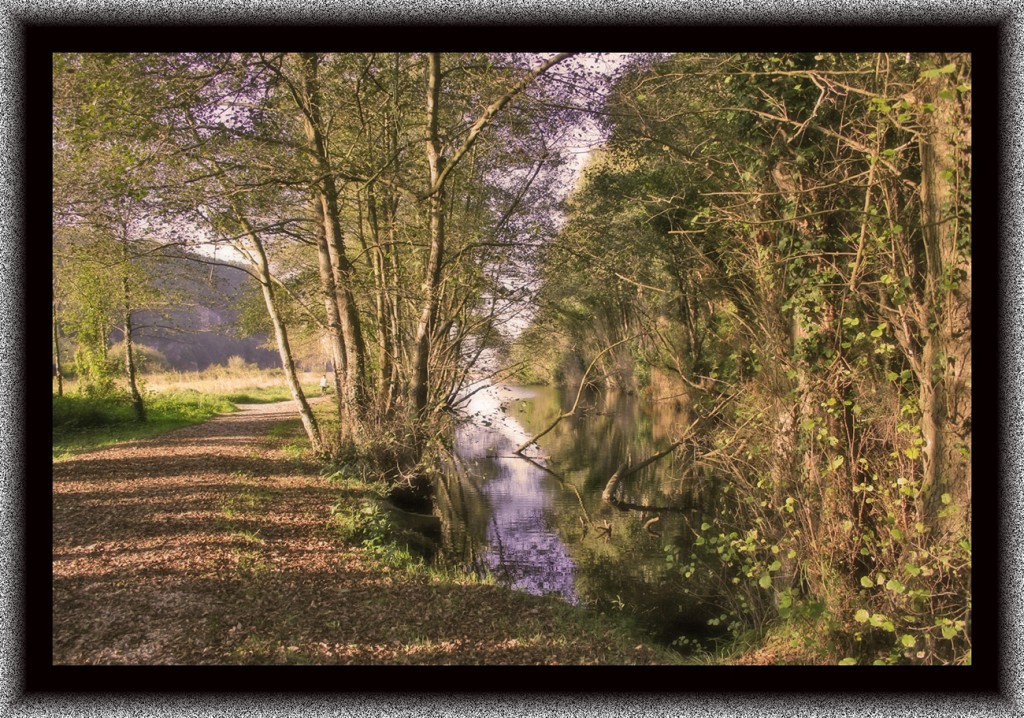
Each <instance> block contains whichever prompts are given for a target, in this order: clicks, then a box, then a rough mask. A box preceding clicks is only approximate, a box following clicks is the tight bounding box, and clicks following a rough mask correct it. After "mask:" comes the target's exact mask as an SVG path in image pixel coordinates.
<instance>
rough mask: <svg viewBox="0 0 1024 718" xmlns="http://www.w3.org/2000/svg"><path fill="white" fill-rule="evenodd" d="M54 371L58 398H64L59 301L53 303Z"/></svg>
mask: <svg viewBox="0 0 1024 718" xmlns="http://www.w3.org/2000/svg"><path fill="white" fill-rule="evenodd" d="M53 371H54V374H55V375H56V376H57V396H64V373H63V371H62V369H61V363H60V328H59V326H58V325H57V300H56V299H55V300H54V301H53Z"/></svg>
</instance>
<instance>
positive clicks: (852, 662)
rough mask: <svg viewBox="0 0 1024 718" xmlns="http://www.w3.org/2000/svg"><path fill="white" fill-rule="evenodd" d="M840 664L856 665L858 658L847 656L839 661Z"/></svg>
mask: <svg viewBox="0 0 1024 718" xmlns="http://www.w3.org/2000/svg"><path fill="white" fill-rule="evenodd" d="M839 665H841V666H855V665H857V659H856V658H850V657H847V658H844V659H843V660H841V661H839Z"/></svg>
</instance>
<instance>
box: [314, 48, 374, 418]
mask: <svg viewBox="0 0 1024 718" xmlns="http://www.w3.org/2000/svg"><path fill="white" fill-rule="evenodd" d="M301 61H302V68H303V75H302V80H303V93H302V104H303V107H302V110H303V125H304V127H305V131H306V139H307V141H308V143H309V149H310V151H311V152H312V153H313V157H314V162H315V166H316V169H317V171H318V173H319V182H318V185H317V196H318V199H319V201H320V206H321V219H322V221H323V227H324V235H325V239H326V243H327V251H328V255H329V257H330V261H331V270H332V274H333V275H334V286H335V298H336V302H337V305H338V317H339V320H340V323H341V333H342V338H343V340H344V349H345V372H346V382H345V390H346V393H345V394H344V395H342V396H339V397H338V399H339V401H344V402H346V403H348V405H349V407H350V410H351V415H352V416H354V417H357V418H358V417H362V416H363V413H364V410H365V404H366V401H365V399H366V393H365V373H366V372H365V363H366V361H365V356H366V348H365V345H364V343H363V335H362V329H361V327H360V324H359V312H358V309H357V307H356V302H355V297H354V296H353V295H352V288H351V277H352V264H351V262H349V260H348V257H347V256H346V255H345V241H344V238H343V235H342V232H341V221H340V219H339V212H338V189H337V185H336V184H335V182H334V175H333V174H332V172H331V164H330V158H329V157H328V153H327V143H326V140H325V138H324V136H323V132H322V130H321V127H322V125H321V117H320V88H319V82H318V80H317V64H318V58H317V55H316V54H315V53H303V54H302V55H301Z"/></svg>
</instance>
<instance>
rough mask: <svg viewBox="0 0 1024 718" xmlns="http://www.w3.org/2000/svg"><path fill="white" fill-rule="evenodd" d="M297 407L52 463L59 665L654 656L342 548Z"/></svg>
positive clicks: (330, 499) (258, 408) (539, 607)
mask: <svg viewBox="0 0 1024 718" xmlns="http://www.w3.org/2000/svg"><path fill="white" fill-rule="evenodd" d="M296 416H297V414H296V411H295V409H294V405H293V403H292V402H281V403H277V404H262V405H251V406H247V407H245V408H243V410H242V411H240V412H238V413H235V414H229V415H224V416H220V417H217V418H216V419H213V420H211V421H209V422H206V423H204V424H200V425H196V426H192V427H187V428H184V429H180V430H177V431H174V432H171V433H169V434H165V435H163V436H159V437H154V438H150V439H144V440H140V441H135V442H131V443H127V444H123V445H119V446H115V447H112V448H109V449H104V450H100V451H95V452H92V453H88V454H80V455H78V456H75V457H73V458H70V459H67V460H64V461H60V462H57V463H55V464H54V467H53V492H54V508H53V601H54V605H53V619H54V636H53V656H54V663H57V664H209V663H279V662H289V663H435V664H437V663H439V664H447V663H457V664H461V663H494V664H515V663H538V662H544V663H594V662H597V663H634V662H648V661H649V660H651V658H652V656H650V655H649V654H648V653H647V652H646V651H645V650H643V649H641V650H639V651H636V652H634V650H635V649H634V648H633V646H629V647H623V646H622V645H620V643H621V642H616V641H614V640H612V639H610V638H608V637H606V636H604V635H603V634H602V635H599V636H591V637H587V636H580V635H575V634H574V635H571V636H568V637H566V636H563V635H562V629H561V628H560V626H559V623H558V618H557V616H556V615H555V613H554V612H553V611H551V610H550V604H549V603H544V602H542V600H541V599H537V598H535V597H532V596H526V595H524V594H514V593H511V592H509V591H505V590H503V589H500V588H497V587H495V586H486V585H478V584H473V583H470V582H466V583H459V582H439V581H434V580H431V579H429V578H428V577H411V576H408V575H405V574H398V573H396V572H391V571H389V570H388V569H387V567H382V566H380V565H379V564H376V563H374V562H373V561H372V560H369V559H368V558H367V556H366V555H365V554H364V553H363V552H362V550H361V549H360V548H354V547H349V546H346V545H344V543H342V542H341V541H340V539H338V537H337V535H336V533H335V532H334V531H332V529H331V527H330V507H331V505H332V504H333V503H334V502H335V500H336V499H337V495H338V489H337V488H335V487H333V486H332V485H331V484H330V483H329V482H328V481H326V480H325V479H322V478H320V477H319V476H318V473H317V467H316V466H314V465H312V464H309V463H307V461H306V460H305V459H303V458H302V456H301V455H297V454H296V453H295V452H288V451H286V450H284V449H282V448H281V447H282V445H283V444H284V443H287V442H282V441H281V439H280V435H281V434H282V433H284V432H285V431H289V432H291V433H292V434H293V435H295V436H299V435H300V432H301V429H300V428H299V426H298V422H297V421H296V420H295V417H296ZM283 422H288V423H287V424H285V423H283ZM271 432H272V433H273V434H275V435H277V438H272V439H268V438H267V437H268V434H269V433H271ZM510 616H518V617H521V618H520V619H519V620H515V619H513V620H510V618H509V617H510Z"/></svg>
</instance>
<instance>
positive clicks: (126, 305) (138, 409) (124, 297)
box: [121, 227, 146, 422]
mask: <svg viewBox="0 0 1024 718" xmlns="http://www.w3.org/2000/svg"><path fill="white" fill-rule="evenodd" d="M122 230H123V232H124V234H123V236H122V238H121V260H122V261H123V262H124V265H123V274H122V275H121V301H122V309H123V312H124V368H125V374H126V375H127V376H128V393H129V394H130V395H131V399H132V413H134V414H135V421H138V422H144V421H145V420H146V405H145V404H144V403H143V401H142V392H140V391H139V383H138V372H137V371H136V366H135V348H134V346H133V345H134V337H133V334H132V293H131V279H130V278H129V276H128V273H129V267H130V262H131V254H130V251H131V250H130V249H129V247H128V230H127V227H123V228H122Z"/></svg>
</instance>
